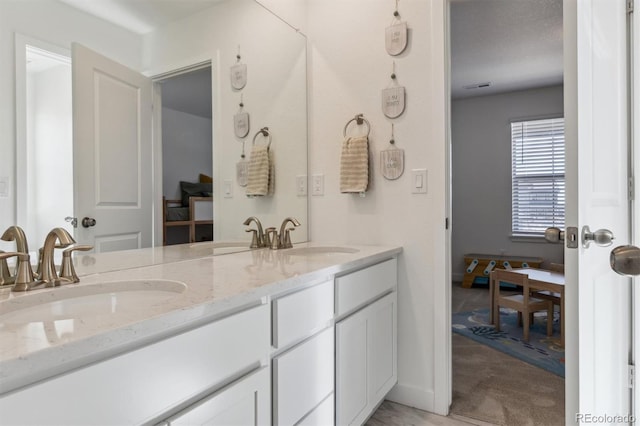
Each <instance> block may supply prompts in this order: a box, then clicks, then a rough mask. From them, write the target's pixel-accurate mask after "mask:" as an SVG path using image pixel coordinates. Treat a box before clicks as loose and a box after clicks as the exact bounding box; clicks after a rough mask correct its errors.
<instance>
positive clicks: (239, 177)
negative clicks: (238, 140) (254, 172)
mask: <svg viewBox="0 0 640 426" xmlns="http://www.w3.org/2000/svg"><path fill="white" fill-rule="evenodd" d="M236 182H238V185H240V186H242V187H245V186H247V183H248V182H249V162H248V161H247V160H246V158H245V155H244V141H242V155H240V161H238V162H237V163H236Z"/></svg>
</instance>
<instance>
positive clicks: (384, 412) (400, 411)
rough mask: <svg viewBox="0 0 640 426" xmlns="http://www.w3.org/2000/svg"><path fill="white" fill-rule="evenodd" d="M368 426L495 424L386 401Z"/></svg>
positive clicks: (477, 425) (464, 425) (476, 425)
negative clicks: (442, 414)
mask: <svg viewBox="0 0 640 426" xmlns="http://www.w3.org/2000/svg"><path fill="white" fill-rule="evenodd" d="M365 425H366V426H469V425H475V426H493V424H492V423H485V422H482V421H479V420H474V419H469V418H466V417H462V416H456V415H449V416H448V417H443V416H438V415H437V414H433V413H427V412H426V411H422V410H418V409H416V408H410V407H406V406H404V405H400V404H396V403H394V402H391V401H384V402H383V403H382V405H380V408H378V410H377V411H376V412H375V413H374V414H373V416H372V417H371V418H370V419H369V420H368V421H367V423H365Z"/></svg>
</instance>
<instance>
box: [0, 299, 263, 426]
mask: <svg viewBox="0 0 640 426" xmlns="http://www.w3.org/2000/svg"><path fill="white" fill-rule="evenodd" d="M268 356H269V306H268V305H261V306H259V307H256V308H252V309H249V310H247V311H243V312H240V313H237V314H235V315H231V316H229V317H226V318H222V319H220V320H218V321H215V322H212V323H210V324H207V325H204V326H202V327H198V328H196V329H194V330H191V331H187V332H185V333H182V334H179V335H177V336H173V337H170V338H167V339H166V340H162V341H160V342H157V343H154V344H151V345H149V346H145V347H143V348H141V349H137V350H134V351H132V352H128V353H125V354H123V355H119V356H117V357H115V358H111V359H108V360H106V361H102V362H99V363H97V364H94V365H90V366H88V367H84V368H81V369H78V370H76V371H72V372H70V373H69V374H65V375H62V376H59V377H56V378H53V379H51V380H48V381H45V382H43V383H41V384H38V385H35V386H32V387H29V388H27V389H25V390H23V391H19V392H16V393H12V394H10V395H7V396H6V397H3V398H0V412H2V423H3V424H64V425H74V424H77V425H88V424H95V423H96V422H99V423H102V424H113V425H127V424H141V423H146V422H150V421H153V420H154V419H157V418H158V417H160V416H162V413H165V412H167V411H168V410H171V409H172V408H174V407H177V406H179V405H180V404H183V403H185V402H187V401H188V400H189V399H190V398H194V397H197V395H198V394H201V393H202V392H205V391H206V390H207V389H211V390H214V389H215V387H216V385H217V384H222V383H224V381H225V380H228V379H229V377H230V376H233V375H234V374H238V373H241V372H242V371H244V370H247V369H248V368H251V367H252V366H258V365H259V364H260V363H264V362H266V360H267V359H268ZM88 390H95V391H92V392H89V391H88ZM52 395H64V399H65V401H75V403H74V404H73V409H72V410H70V409H69V404H61V403H60V398H58V397H54V398H52V397H51V396H52ZM34 401H37V409H36V410H34V409H33V407H34V405H33V404H34Z"/></svg>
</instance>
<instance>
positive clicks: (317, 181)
mask: <svg viewBox="0 0 640 426" xmlns="http://www.w3.org/2000/svg"><path fill="white" fill-rule="evenodd" d="M311 195H324V175H322V174H320V175H313V177H312V179H311Z"/></svg>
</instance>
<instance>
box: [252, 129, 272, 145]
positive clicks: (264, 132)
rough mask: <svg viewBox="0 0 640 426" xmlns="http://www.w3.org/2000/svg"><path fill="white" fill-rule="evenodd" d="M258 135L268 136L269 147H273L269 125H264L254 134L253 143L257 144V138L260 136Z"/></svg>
mask: <svg viewBox="0 0 640 426" xmlns="http://www.w3.org/2000/svg"><path fill="white" fill-rule="evenodd" d="M258 135H262V136H264V137H265V138H267V140H268V142H267V148H270V147H271V132H269V128H268V127H263V128H262V129H260V130H258V131H257V132H256V134H255V135H254V136H253V145H255V144H256V138H257V137H258Z"/></svg>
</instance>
